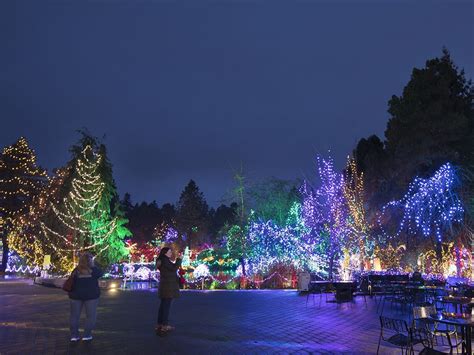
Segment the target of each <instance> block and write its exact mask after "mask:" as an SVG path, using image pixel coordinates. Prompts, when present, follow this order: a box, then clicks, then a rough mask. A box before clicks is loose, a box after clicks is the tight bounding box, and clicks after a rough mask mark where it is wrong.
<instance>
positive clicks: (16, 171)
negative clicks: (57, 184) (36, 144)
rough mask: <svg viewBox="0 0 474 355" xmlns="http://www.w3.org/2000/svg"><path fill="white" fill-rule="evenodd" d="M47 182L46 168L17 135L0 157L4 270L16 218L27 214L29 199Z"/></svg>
mask: <svg viewBox="0 0 474 355" xmlns="http://www.w3.org/2000/svg"><path fill="white" fill-rule="evenodd" d="M47 182H48V176H47V174H46V171H45V170H44V169H42V168H41V167H39V166H38V165H37V163H36V156H35V153H34V151H33V150H32V149H31V148H30V147H29V145H28V142H27V140H26V139H25V138H24V137H20V138H19V139H18V141H17V142H15V143H14V144H13V145H11V146H8V147H5V148H4V150H3V153H2V155H1V156H0V219H1V220H2V222H1V225H2V230H1V232H2V239H1V240H2V244H3V260H2V266H1V268H0V270H5V268H6V264H7V259H8V249H9V248H8V234H9V233H10V232H11V231H12V230H13V228H14V225H15V223H16V222H15V220H17V221H19V219H20V218H21V217H22V216H24V215H25V214H26V213H28V211H29V209H30V207H31V204H32V201H33V199H34V197H35V196H37V195H38V194H39V193H40V192H41V190H42V189H43V188H44V186H45V185H46V184H47Z"/></svg>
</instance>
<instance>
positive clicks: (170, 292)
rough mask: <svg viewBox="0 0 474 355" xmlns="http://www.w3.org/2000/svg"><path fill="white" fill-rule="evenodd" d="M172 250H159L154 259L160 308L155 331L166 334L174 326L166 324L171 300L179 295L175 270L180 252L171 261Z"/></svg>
mask: <svg viewBox="0 0 474 355" xmlns="http://www.w3.org/2000/svg"><path fill="white" fill-rule="evenodd" d="M172 255H173V252H172V250H171V249H170V248H168V247H163V248H161V250H160V255H159V256H158V259H157V261H156V267H157V269H158V270H159V271H160V286H159V296H160V300H161V301H160V309H159V311H158V322H157V325H156V328H155V331H156V333H157V334H158V335H160V336H163V335H166V333H167V332H169V331H171V330H174V327H173V326H171V325H169V324H168V316H169V313H170V307H171V301H172V300H173V298H178V297H179V278H178V274H177V271H178V269H179V267H180V266H181V261H182V260H181V254H180V255H179V257H178V258H177V259H176V261H175V262H174V263H173V262H172V261H171V257H172Z"/></svg>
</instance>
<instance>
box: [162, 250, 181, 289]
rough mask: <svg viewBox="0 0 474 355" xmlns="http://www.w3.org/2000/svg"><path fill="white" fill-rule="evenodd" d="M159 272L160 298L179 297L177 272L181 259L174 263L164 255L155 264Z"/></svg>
mask: <svg viewBox="0 0 474 355" xmlns="http://www.w3.org/2000/svg"><path fill="white" fill-rule="evenodd" d="M157 263H158V264H159V265H158V270H160V286H159V290H160V291H159V294H160V298H178V297H179V279H178V275H177V273H176V272H177V271H178V269H179V267H180V266H181V259H179V258H178V259H176V262H175V263H172V262H171V260H170V259H169V258H168V257H167V256H166V255H164V256H163V257H161V258H160V259H158V262H157Z"/></svg>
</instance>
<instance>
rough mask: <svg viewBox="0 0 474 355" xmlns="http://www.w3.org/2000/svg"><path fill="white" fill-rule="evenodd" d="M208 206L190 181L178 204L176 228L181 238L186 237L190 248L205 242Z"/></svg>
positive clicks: (196, 187)
mask: <svg viewBox="0 0 474 355" xmlns="http://www.w3.org/2000/svg"><path fill="white" fill-rule="evenodd" d="M208 211H209V208H208V205H207V203H206V200H205V199H204V195H203V194H202V192H200V191H199V188H198V186H197V185H196V183H195V182H194V181H193V180H190V181H189V183H188V185H186V187H185V188H184V190H183V192H182V193H181V196H180V198H179V202H178V211H177V217H176V222H177V227H178V231H179V232H180V234H181V236H183V235H184V236H186V240H187V244H188V245H189V247H190V248H193V247H196V246H198V245H199V244H202V243H203V242H207V232H208Z"/></svg>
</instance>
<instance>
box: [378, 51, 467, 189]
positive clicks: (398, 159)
mask: <svg viewBox="0 0 474 355" xmlns="http://www.w3.org/2000/svg"><path fill="white" fill-rule="evenodd" d="M388 112H389V113H390V114H391V118H390V120H389V121H388V124H387V130H386V131H385V136H386V139H387V141H386V148H387V153H388V154H389V156H390V158H391V160H392V166H393V173H394V174H393V175H394V180H393V182H397V181H399V182H401V183H402V186H401V188H402V191H403V190H404V189H405V188H406V186H408V184H409V182H410V181H411V180H412V179H413V177H415V176H428V175H431V174H432V173H433V172H434V171H435V170H437V169H438V168H439V167H440V166H441V165H442V164H444V163H446V162H448V161H449V162H451V163H453V164H455V165H468V164H469V163H471V162H473V161H474V150H473V144H474V143H473V142H474V115H473V114H474V112H473V107H472V86H471V82H470V81H469V82H468V81H466V78H465V76H464V71H459V70H458V68H457V67H456V66H455V65H454V63H453V61H452V60H451V56H450V54H449V52H448V51H447V50H446V49H444V50H443V56H442V57H441V58H434V59H431V60H428V61H427V62H426V66H425V68H423V69H417V68H415V69H413V72H412V75H411V79H410V81H409V82H408V84H407V85H406V86H405V88H404V89H403V94H402V95H401V96H400V97H398V96H395V95H394V96H392V99H391V100H390V101H389V109H388Z"/></svg>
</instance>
